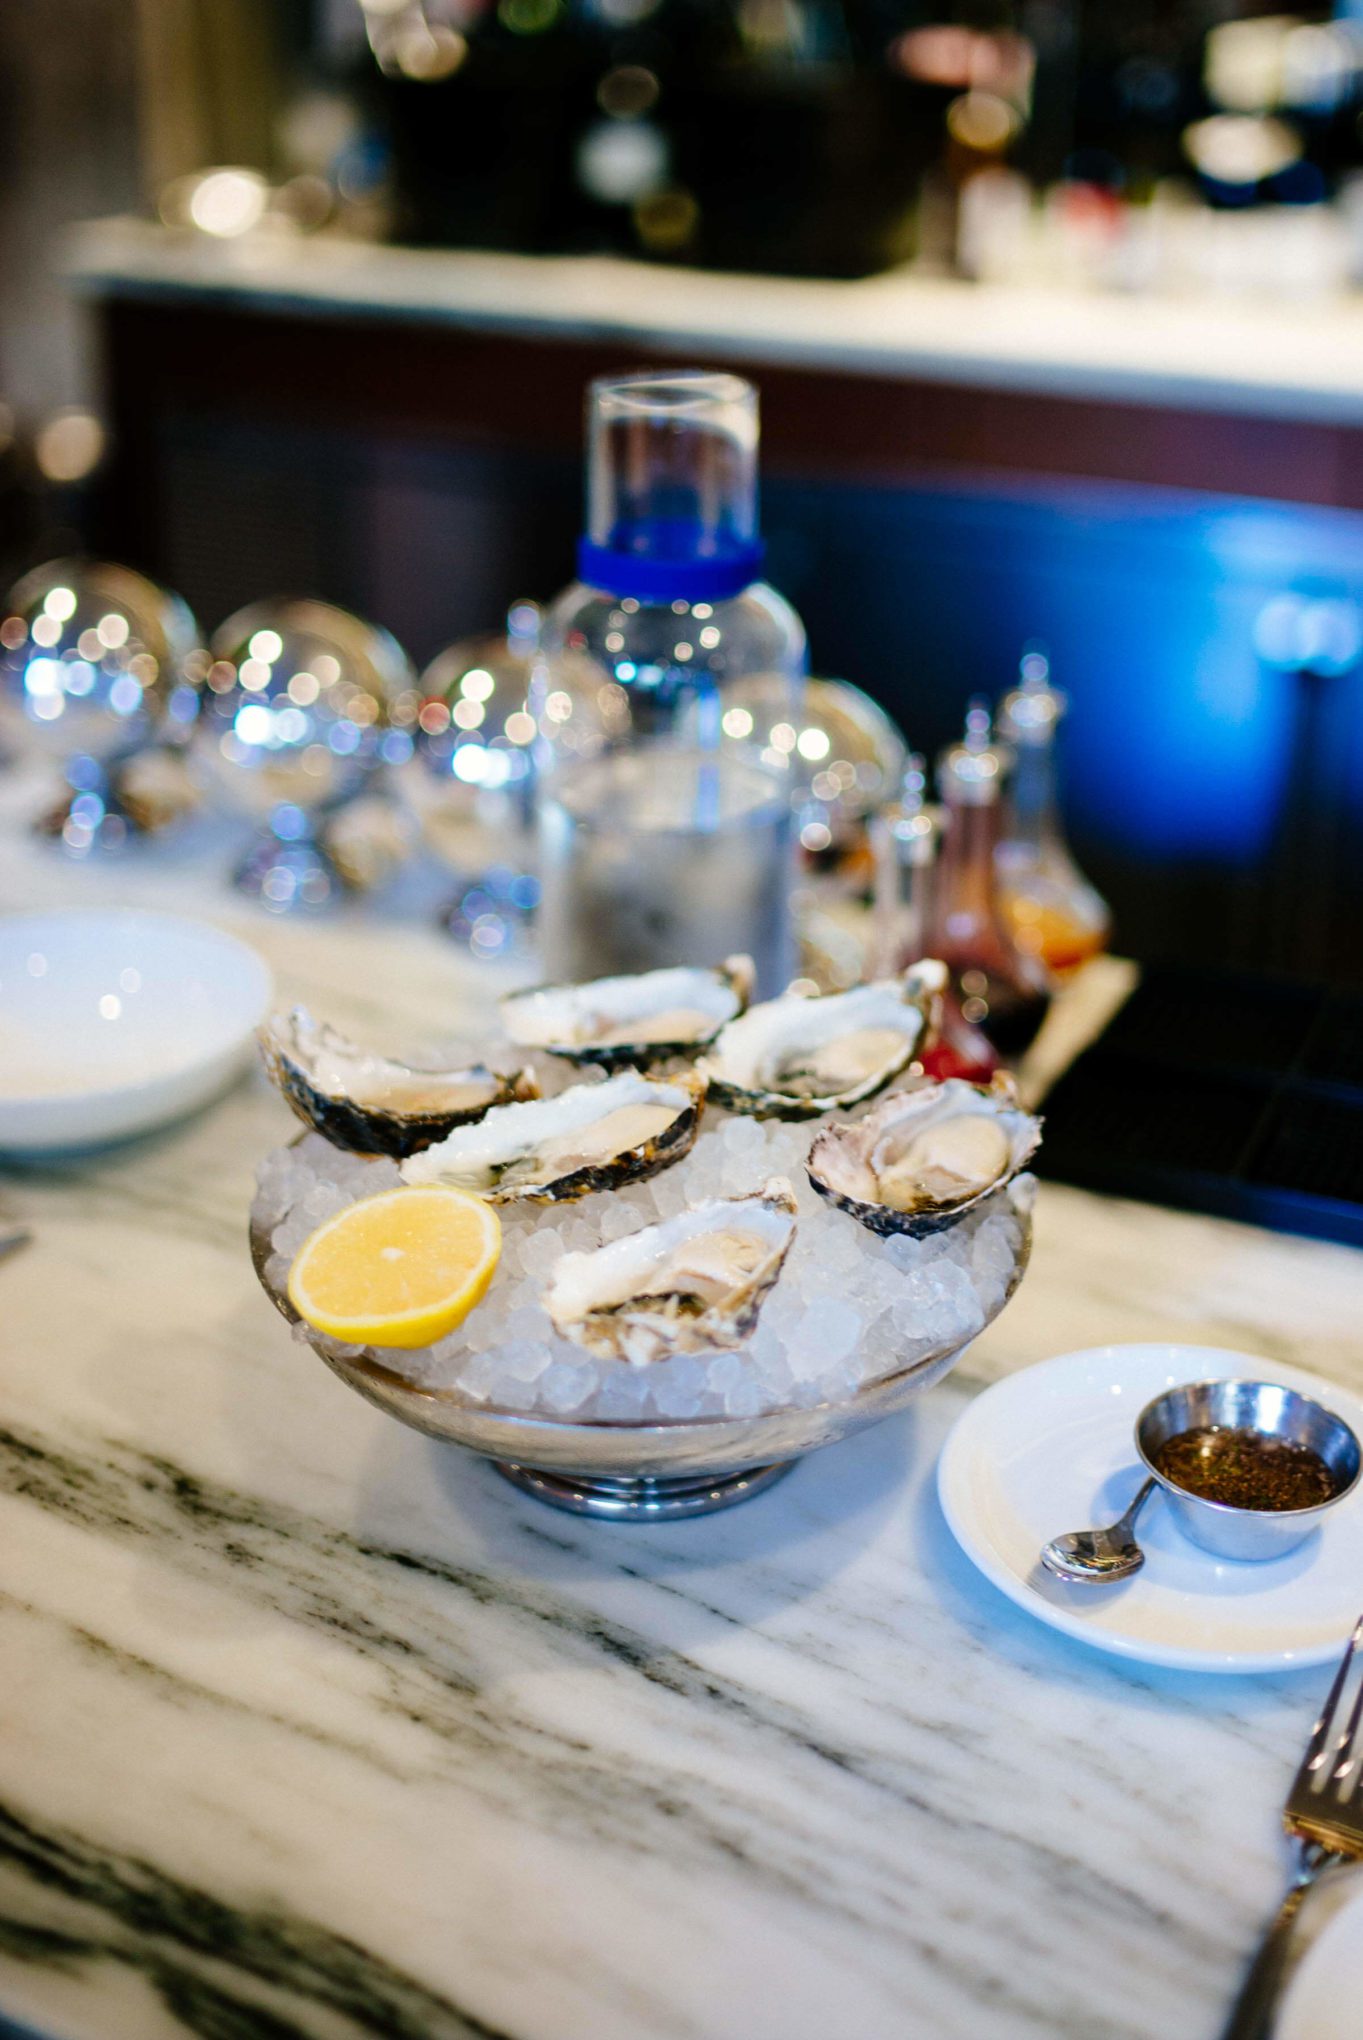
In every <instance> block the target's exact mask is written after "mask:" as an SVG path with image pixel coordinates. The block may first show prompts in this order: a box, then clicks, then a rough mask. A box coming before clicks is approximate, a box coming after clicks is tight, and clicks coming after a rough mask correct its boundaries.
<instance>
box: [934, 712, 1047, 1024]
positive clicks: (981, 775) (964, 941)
mask: <svg viewBox="0 0 1363 2040" xmlns="http://www.w3.org/2000/svg"><path fill="white" fill-rule="evenodd" d="M1010 762H1011V761H1010V759H1009V756H1008V754H1007V752H1005V751H1003V750H1001V749H1000V748H999V746H997V745H996V744H994V743H993V742H992V741H991V738H990V728H989V710H988V708H987V707H986V706H985V705H984V703H982V702H972V703H971V707H970V712H969V714H968V715H967V716H966V725H965V736H964V737H963V739H962V740H961V742H960V743H956V744H951V745H949V746H948V748H947V749H946V750H945V751H943V753H942V754H941V756H940V758H939V759H938V761H937V790H938V793H939V795H940V796H941V801H942V810H943V821H944V827H943V835H942V849H941V854H940V856H939V858H938V863H937V882H936V885H935V886H934V889H933V915H932V921H933V926H932V936H931V940H930V942H929V945H928V946H929V949H930V951H931V953H932V955H934V956H940V957H941V959H942V961H943V963H945V964H946V966H947V968H948V969H949V970H950V972H951V989H952V993H953V994H954V996H955V999H956V1002H957V1004H958V1005H959V1007H960V1010H961V1013H962V1015H963V1016H964V1018H965V1019H966V1020H968V1021H970V1022H971V1024H972V1025H974V1026H978V1027H979V1028H980V1029H981V1030H982V1032H983V1033H984V1034H985V1035H987V1036H988V1038H989V1041H990V1042H991V1043H992V1045H993V1046H994V1048H996V1049H997V1050H998V1051H999V1053H1000V1054H1001V1055H1004V1056H1018V1055H1021V1054H1022V1053H1023V1052H1024V1050H1026V1049H1027V1048H1028V1047H1029V1046H1030V1045H1031V1042H1032V1040H1033V1038H1034V1036H1035V1034H1036V1032H1037V1029H1038V1028H1039V1027H1040V1025H1041V1022H1042V1021H1043V1020H1044V1018H1045V1017H1046V1009H1047V1006H1048V1004H1049V1002H1050V990H1049V981H1048V979H1047V977H1046V974H1045V971H1044V970H1043V968H1042V966H1041V964H1040V962H1039V961H1038V959H1037V958H1036V957H1034V956H1028V955H1027V954H1026V953H1025V952H1024V951H1022V950H1020V949H1019V948H1018V947H1017V945H1016V944H1015V942H1014V941H1013V938H1012V935H1011V933H1010V931H1009V928H1008V925H1007V922H1006V921H1005V919H1004V916H1003V910H1002V907H1001V904H1000V901H999V895H998V889H997V881H996V877H995V869H994V859H995V852H996V850H997V848H998V841H999V823H1000V816H1001V813H1002V792H1003V781H1004V778H1005V775H1006V773H1007V770H1008V767H1009V764H1010Z"/></svg>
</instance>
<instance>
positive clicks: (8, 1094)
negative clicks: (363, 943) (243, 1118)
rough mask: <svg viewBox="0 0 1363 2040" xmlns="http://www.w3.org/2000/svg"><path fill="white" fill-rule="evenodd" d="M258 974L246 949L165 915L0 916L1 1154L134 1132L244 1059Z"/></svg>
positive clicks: (260, 1004) (262, 1005)
mask: <svg viewBox="0 0 1363 2040" xmlns="http://www.w3.org/2000/svg"><path fill="white" fill-rule="evenodd" d="M270 994H271V980H270V972H269V970H268V968H267V966H266V965H265V963H264V962H263V960H262V959H261V958H260V957H259V956H257V954H256V952H255V950H254V949H250V948H248V947H247V945H246V943H244V942H238V941H237V939H236V937H235V936H232V935H224V934H223V933H222V931H221V930H220V929H217V928H212V927H209V926H207V925H206V924H205V923H204V922H202V921H187V920H181V919H179V918H178V917H175V916H172V915H170V914H141V913H131V912H121V913H120V912H113V913H110V912H105V911H103V910H101V909H91V910H89V911H86V910H83V909H76V910H73V911H71V912H65V913H53V914H13V915H9V916H7V917H6V918H4V919H3V920H0V1150H6V1151H8V1152H11V1153H14V1152H19V1153H26V1154H49V1153H54V1152H60V1151H62V1150H65V1149H71V1148H82V1147H90V1146H94V1145H97V1144H99V1143H102V1142H105V1141H111V1140H121V1139H123V1138H125V1137H126V1136H127V1135H129V1134H134V1133H145V1132H147V1131H149V1130H150V1129H151V1128H152V1127H156V1126H163V1125H165V1124H166V1123H167V1121H169V1120H172V1119H178V1118H179V1117H180V1116H181V1115H182V1114H183V1113H186V1112H190V1111H193V1110H194V1108H195V1107H196V1106H199V1105H202V1104H205V1103H206V1102H207V1100H208V1099H210V1098H212V1097H214V1096H216V1094H217V1093H218V1092H219V1091H221V1090H224V1089H225V1088H226V1086H227V1085H228V1084H229V1083H230V1082H231V1081H232V1079H233V1078H234V1077H235V1076H237V1075H238V1074H239V1072H240V1071H241V1070H242V1069H243V1068H244V1067H245V1065H246V1063H247V1062H248V1061H249V1060H250V1056H251V1052H252V1037H253V1035H254V1032H255V1029H256V1027H257V1026H258V1025H259V1023H260V1021H261V1020H262V1019H263V1018H264V1016H265V1013H266V1010H267V1008H268V1006H269V1003H270Z"/></svg>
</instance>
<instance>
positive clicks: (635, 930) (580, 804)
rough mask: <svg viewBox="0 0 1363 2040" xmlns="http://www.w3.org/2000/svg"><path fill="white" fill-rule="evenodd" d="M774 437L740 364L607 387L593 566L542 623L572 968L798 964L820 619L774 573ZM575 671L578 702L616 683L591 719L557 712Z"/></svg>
mask: <svg viewBox="0 0 1363 2040" xmlns="http://www.w3.org/2000/svg"><path fill="white" fill-rule="evenodd" d="M757 443H758V413H757V392H756V390H755V389H754V388H753V386H752V385H751V384H750V383H748V382H745V381H744V380H743V379H742V378H741V377H740V376H735V375H728V374H721V373H714V372H710V371H706V370H696V369H674V370H657V371H646V372H643V373H640V374H637V375H628V376H621V377H616V378H611V379H608V380H606V381H602V382H598V383H594V384H593V385H592V387H591V390H590V392H589V399H588V472H587V531H586V534H585V535H584V537H583V539H582V541H581V544H580V546H579V549H578V570H579V576H580V578H579V579H578V580H577V581H576V582H574V583H573V584H572V585H571V586H570V587H569V588H567V589H566V590H565V591H564V593H563V594H562V595H560V596H559V598H558V599H557V601H556V602H555V603H554V604H553V605H552V606H551V608H550V609H549V611H548V613H547V615H546V617H545V620H544V627H543V632H542V636H541V652H542V658H543V662H544V673H545V688H546V692H545V697H544V700H545V713H544V715H543V716H542V718H541V730H542V735H543V738H544V742H545V747H546V764H545V770H544V775H543V778H542V780H541V783H540V795H539V841H540V858H541V880H542V886H543V893H542V901H541V909H540V928H541V941H542V951H543V956H542V961H543V964H544V967H545V970H546V972H547V974H548V975H549V976H550V977H553V978H559V979H570V978H586V977H592V976H597V975H600V974H602V973H605V972H609V971H627V970H645V969H649V968H653V967H656V966H660V965H665V964H671V963H696V964H712V963H715V962H718V961H719V960H720V959H721V958H723V957H724V956H726V955H730V954H733V953H735V952H739V951H746V952H747V953H749V954H750V955H751V956H752V957H753V959H754V961H755V963H756V966H757V980H758V990H759V993H760V994H761V995H763V996H770V995H771V994H773V993H775V992H777V991H780V990H781V989H782V988H783V987H784V985H785V984H786V983H787V981H788V979H789V977H790V975H791V972H792V970H793V967H794V946H793V942H792V936H791V909H790V892H791V880H792V858H793V848H792V844H793V817H792V793H793V790H794V787H793V773H792V769H791V751H792V749H793V745H794V741H795V734H794V728H795V722H796V718H797V717H798V713H799V707H800V700H801V694H802V689H803V682H804V673H805V634H804V629H803V626H802V625H801V623H800V620H799V618H798V616H797V615H796V614H795V612H794V610H793V609H792V608H791V607H790V605H789V603H788V602H786V601H785V600H784V599H783V598H782V597H781V596H780V595H778V594H777V593H776V591H775V589H773V588H771V587H769V586H768V585H767V584H766V583H765V582H764V581H762V580H761V579H760V578H759V575H760V571H761V566H762V560H763V548H762V543H761V539H760V537H759V535H758V521H757ZM568 670H571V671H572V673H573V674H574V677H575V688H574V700H576V698H577V695H578V694H580V692H581V689H582V683H583V677H584V675H589V676H591V677H592V678H593V679H594V681H595V683H596V687H597V702H598V709H599V712H598V713H596V714H594V715H592V716H591V717H589V718H587V719H586V721H585V722H584V719H583V717H582V716H581V714H580V713H579V714H577V718H576V719H577V721H579V722H583V725H584V726H583V727H582V728H581V729H577V728H575V726H574V716H573V715H568V716H563V715H562V714H561V713H560V715H559V716H558V718H557V719H555V710H556V709H557V710H559V711H562V709H563V707H564V706H565V702H566V698H567V697H566V690H560V689H558V688H557V687H556V685H555V678H556V674H558V673H561V672H564V671H568ZM560 695H562V697H563V698H559V697H560ZM787 733H789V735H790V744H789V745H787V744H785V743H784V738H785V736H786V734H787Z"/></svg>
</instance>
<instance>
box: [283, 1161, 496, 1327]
mask: <svg viewBox="0 0 1363 2040" xmlns="http://www.w3.org/2000/svg"><path fill="white" fill-rule="evenodd" d="M501 1251H502V1228H501V1223H500V1221H499V1219H498V1217H497V1214H496V1212H495V1211H494V1210H493V1208H492V1206H491V1205H490V1204H485V1203H484V1202H483V1200H482V1198H481V1197H474V1196H472V1195H471V1194H470V1193H469V1192H468V1191H467V1190H456V1189H455V1188H454V1187H453V1186H452V1185H451V1184H447V1183H431V1184H422V1185H419V1186H418V1185H412V1186H410V1187H404V1188H403V1189H401V1190H384V1191H382V1192H381V1193H380V1194H379V1195H378V1196H377V1197H365V1198H363V1199H361V1201H360V1202H359V1203H358V1204H350V1205H347V1206H346V1208H345V1210H344V1211H338V1212H337V1213H336V1215H335V1217H334V1218H329V1219H328V1220H327V1221H326V1223H325V1225H320V1226H319V1227H318V1228H317V1231H316V1232H315V1233H313V1234H312V1235H311V1236H310V1237H309V1238H308V1239H306V1240H304V1242H303V1244H302V1246H301V1247H300V1248H299V1250H298V1254H297V1257H296V1258H295V1260H294V1264H293V1267H292V1269H291V1270H290V1272H289V1302H290V1303H291V1304H292V1305H293V1307H294V1309H295V1310H296V1311H297V1312H298V1315H299V1316H300V1317H301V1318H305V1319H306V1320H307V1322H308V1323H309V1324H310V1325H312V1326H313V1327H314V1329H315V1330H317V1331H319V1332H326V1333H328V1334H329V1336H330V1337H331V1338H333V1339H343V1340H344V1341H345V1342H346V1344H347V1345H352V1346H430V1345H433V1344H434V1342H435V1341H436V1340H437V1339H443V1338H444V1336H445V1334H446V1332H452V1331H453V1330H454V1328H455V1326H456V1325H460V1324H462V1323H463V1322H464V1319H465V1318H466V1317H467V1316H468V1314H469V1312H470V1311H471V1310H472V1309H473V1307H474V1305H475V1304H477V1303H480V1302H481V1301H482V1299H483V1297H484V1296H485V1295H486V1294H487V1287H488V1284H489V1283H490V1282H491V1280H492V1277H493V1274H494V1272H495V1270H496V1267H497V1261H498V1258H499V1256H500V1254H501Z"/></svg>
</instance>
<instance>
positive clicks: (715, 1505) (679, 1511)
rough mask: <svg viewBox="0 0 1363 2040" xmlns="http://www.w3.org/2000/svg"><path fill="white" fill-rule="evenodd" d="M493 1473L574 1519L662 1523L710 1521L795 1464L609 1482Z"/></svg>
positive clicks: (501, 1463)
mask: <svg viewBox="0 0 1363 2040" xmlns="http://www.w3.org/2000/svg"><path fill="white" fill-rule="evenodd" d="M492 1464H493V1465H494V1466H495V1467H496V1469H497V1471H498V1473H500V1474H502V1475H503V1476H504V1478H505V1479H507V1480H509V1481H510V1482H511V1483H512V1484H513V1486H515V1487H518V1488H524V1490H525V1492H526V1493H527V1494H528V1495H534V1496H536V1497H537V1498H538V1500H540V1501H541V1502H548V1504H549V1505H550V1507H551V1508H554V1509H568V1510H570V1511H571V1512H572V1514H573V1515H575V1516H596V1517H599V1518H601V1519H602V1520H603V1521H606V1522H611V1523H665V1522H670V1521H671V1520H673V1519H674V1518H676V1517H679V1516H709V1515H712V1514H713V1513H714V1511H715V1510H716V1509H732V1508H733V1507H734V1505H735V1503H737V1502H746V1501H747V1499H748V1497H749V1496H750V1495H760V1494H761V1493H762V1491H763V1489H764V1488H769V1487H772V1486H773V1485H774V1484H775V1483H776V1482H777V1481H778V1480H780V1478H781V1476H782V1475H783V1474H786V1473H789V1472H790V1469H791V1467H792V1466H793V1465H794V1464H795V1461H794V1460H793V1459H779V1460H777V1461H776V1462H775V1464H774V1465H771V1466H750V1467H748V1468H746V1469H745V1470H744V1471H743V1472H742V1473H719V1474H706V1473H688V1474H672V1475H669V1476H668V1477H667V1478H666V1479H662V1480H611V1479H608V1478H605V1477H603V1476H599V1475H596V1474H585V1473H584V1474H575V1473H547V1472H545V1471H543V1470H542V1469H541V1468H539V1467H535V1466H517V1465H516V1464H515V1463H514V1462H513V1461H512V1460H509V1459H494V1460H493V1462H492Z"/></svg>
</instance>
